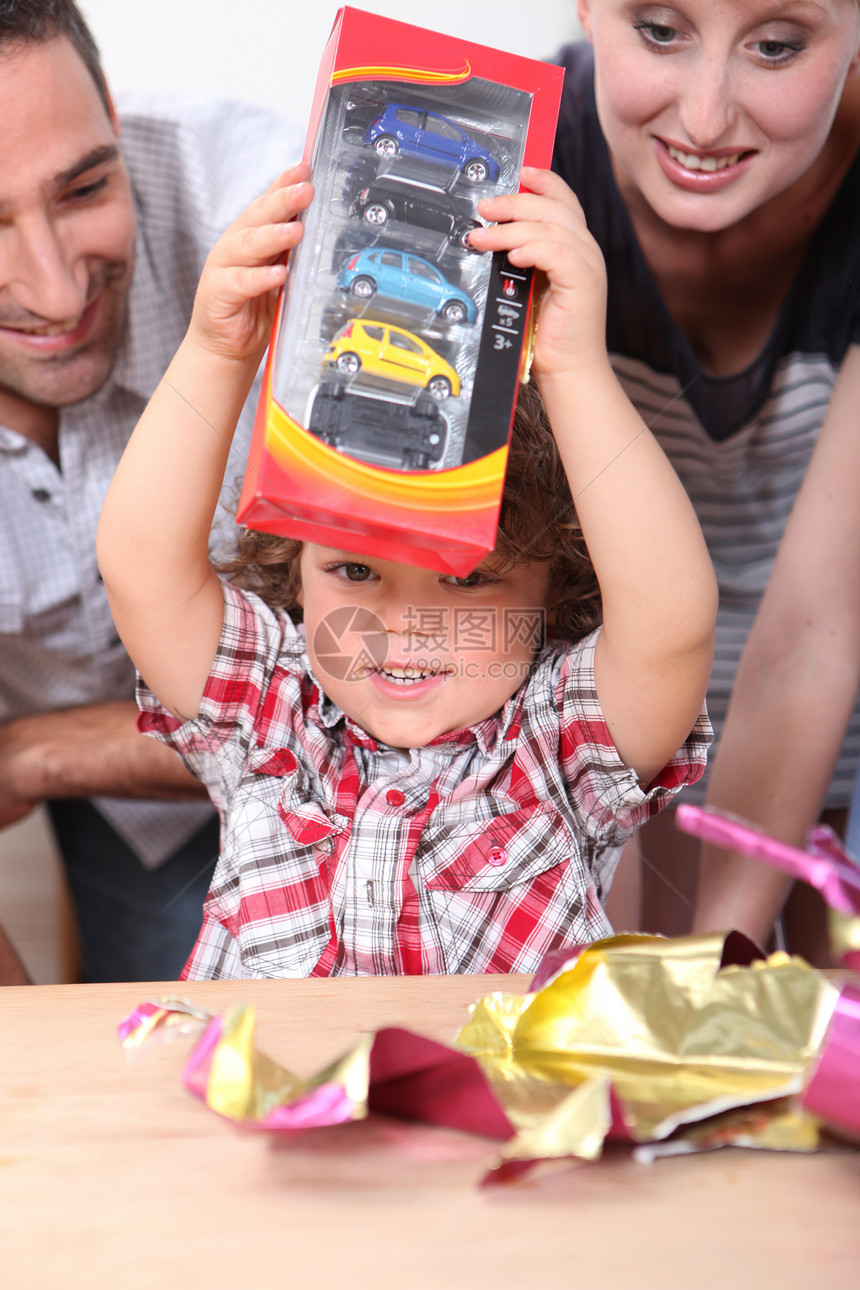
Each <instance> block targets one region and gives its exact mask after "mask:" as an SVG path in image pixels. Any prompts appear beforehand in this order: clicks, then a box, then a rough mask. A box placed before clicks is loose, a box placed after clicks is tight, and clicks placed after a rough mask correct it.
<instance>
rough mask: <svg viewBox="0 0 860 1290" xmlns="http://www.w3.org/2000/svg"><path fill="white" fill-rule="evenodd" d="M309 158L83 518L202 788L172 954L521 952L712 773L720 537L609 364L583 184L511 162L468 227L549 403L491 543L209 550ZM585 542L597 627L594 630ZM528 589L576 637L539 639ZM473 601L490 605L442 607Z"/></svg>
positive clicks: (439, 959)
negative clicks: (510, 189) (458, 552)
mask: <svg viewBox="0 0 860 1290" xmlns="http://www.w3.org/2000/svg"><path fill="white" fill-rule="evenodd" d="M307 178H308V171H307V168H306V166H304V165H300V166H297V167H295V168H294V169H293V170H292V171H288V172H287V174H286V175H285V176H283V177H282V179H281V180H279V181H278V182H276V183H275V184H274V185H273V186H272V187H271V188H270V189H269V190H268V192H267V193H266V194H264V196H263V197H261V198H260V199H259V200H258V201H257V202H255V203H253V204H252V205H251V206H250V207H249V208H248V210H247V211H246V212H245V214H244V215H243V216H242V217H241V218H240V219H239V220H238V221H237V222H236V224H234V225H233V226H232V228H231V229H229V230H228V231H227V233H225V234H224V236H223V237H222V238H221V240H220V241H219V242H218V244H217V245H216V247H215V248H214V250H213V252H212V254H211V255H210V257H209V260H208V261H207V264H206V267H205V269H204V272H203V277H202V279H201V283H200V287H199V290H198V295H197V301H196V304H195V309H194V314H193V317H192V321H191V325H190V327H189V331H188V334H187V336H186V338H185V340H184V341H183V343H182V345H181V347H180V349H179V352H178V353H177V355H176V357H175V359H174V361H173V363H172V364H171V366H170V368H169V369H168V372H167V374H166V376H165V378H164V380H163V381H162V383H161V385H160V386H159V388H158V390H157V391H156V393H155V395H154V396H153V399H152V401H151V402H150V404H149V407H148V408H147V410H146V412H145V413H144V415H143V417H142V418H141V421H140V423H139V424H138V427H137V429H136V430H135V432H134V435H133V436H132V439H131V441H130V443H129V446H128V448H127V450H126V453H125V456H124V457H123V460H122V462H121V464H120V467H119V470H118V471H117V474H116V477H115V479H114V482H113V485H112V487H111V490H110V493H109V496H108V500H107V502H106V505H105V509H104V512H103V515H102V521H101V526H100V532H99V555H100V562H101V567H102V572H103V576H104V579H105V583H106V585H107V588H108V592H109V595H110V598H111V605H112V608H113V611H114V617H115V620H116V623H117V627H118V629H119V631H120V634H121V635H122V637H123V640H124V642H125V644H126V646H127V648H128V650H129V652H130V654H131V656H132V658H134V660H135V662H136V663H137V665H138V668H139V670H140V673H141V676H142V678H144V679H145V683H142V685H141V692H140V701H141V706H142V708H143V710H144V715H143V716H142V718H141V728H142V729H144V730H147V731H150V732H152V733H155V734H157V735H158V736H159V737H161V738H163V739H165V741H166V742H169V743H171V744H173V746H175V747H176V748H177V749H179V751H180V752H181V753H182V755H183V757H184V758H185V760H186V761H187V764H188V765H189V766H190V767H192V768H193V769H194V771H195V772H196V773H197V774H199V775H200V777H201V778H202V779H203V780H204V782H205V783H206V785H207V787H208V788H209V790H210V793H211V795H212V797H213V800H214V801H215V803H216V805H217V806H218V808H219V810H220V812H221V815H222V822H223V842H222V854H221V859H220V861H219V865H218V870H217V872H216V875H215V878H214V880H213V885H212V888H211V889H210V893H209V897H208V898H207V904H206V910H205V919H204V925H203V929H202V931H201V934H200V938H199V939H198V942H197V945H196V947H195V949H194V952H193V953H192V956H191V959H190V960H189V963H188V965H187V967H186V969H185V975H186V976H193V977H215V976H217V977H225V976H229V977H242V976H297V975H328V974H333V973H395V972H410V973H420V972H507V971H530V970H532V969H534V968H535V967H536V966H537V964H538V962H539V961H540V959H541V957H542V956H543V954H544V953H545V952H546V951H547V950H549V949H554V948H558V947H560V946H563V945H571V944H575V943H577V942H581V941H585V940H590V939H593V938H594V937H595V936H599V935H602V934H605V933H607V932H608V931H609V930H610V929H609V926H608V923H607V921H606V918H605V916H604V914H603V911H602V909H601V907H600V900H601V898H602V896H603V895H604V894H605V891H606V889H607V888H608V885H609V882H610V881H611V876H612V871H613V868H614V865H615V863H616V861H617V856H618V853H619V850H620V846H621V844H622V843H623V841H624V839H625V838H626V837H627V836H629V834H630V833H631V832H633V831H634V830H635V829H636V828H637V827H638V825H639V824H640V823H642V821H643V820H645V819H646V818H648V816H649V815H650V814H652V813H654V812H655V811H656V810H659V809H660V807H661V806H662V805H663V804H664V803H665V801H666V800H667V798H668V797H669V796H670V795H671V794H672V792H673V791H675V790H677V788H679V787H680V786H681V785H682V784H684V783H687V782H692V781H693V780H695V779H697V778H698V777H699V775H700V774H701V772H702V768H703V765H704V757H705V747H706V745H707V742H708V739H709V728H708V726H707V721H706V719H705V718H703V717H702V716H700V712H701V706H702V700H703V696H704V693H705V687H706V685H707V680H708V674H709V669H710V662H711V651H712V643H713V629H714V617H715V611H716V595H715V589H714V578H713V573H712V570H711V565H710V561H709V559H708V556H707V552H706V550H705V547H704V543H703V540H702V537H701V533H700V531H699V528H698V524H697V522H696V520H695V517H694V515H693V512H692V510H691V508H690V505H689V502H688V501H687V498H686V494H685V493H684V490H683V488H682V487H681V485H680V483H679V481H678V479H677V477H676V476H675V474H674V472H673V471H672V469H671V467H670V466H669V465H668V463H667V461H666V459H665V457H664V456H663V454H662V452H661V451H660V449H659V448H658V447H657V445H656V444H655V442H654V440H653V439H652V437H651V435H650V434H649V432H648V430H647V429H646V427H645V426H644V425H643V423H642V422H641V420H640V419H639V418H638V416H637V415H636V413H635V412H634V411H633V409H632V407H631V405H630V404H629V402H628V401H627V399H626V398H625V396H624V395H623V393H622V392H621V389H620V387H619V385H618V383H617V381H616V379H615V377H614V375H613V374H612V371H611V368H610V366H609V361H608V358H607V354H606V347H605V342H604V310H605V274H604V269H603V262H602V258H601V256H600V253H599V251H598V250H597V248H596V245H595V243H594V241H593V240H592V238H591V236H590V235H589V233H588V231H587V229H586V228H585V224H584V221H583V218H582V214H581V211H580V208H579V205H578V203H577V201H576V199H575V198H574V197H573V195H572V193H571V192H570V190H569V189H568V188H567V186H566V185H565V184H564V183H563V181H562V180H560V179H559V178H558V177H557V176H554V175H552V174H550V173H549V172H545V171H536V170H524V171H523V174H522V180H523V184H524V186H525V188H526V190H527V191H524V192H521V193H518V194H510V195H508V196H502V197H496V198H493V199H489V200H486V201H483V202H482V203H481V205H480V211H481V214H482V215H483V216H484V217H485V218H487V219H490V220H496V221H498V223H497V224H495V225H494V226H491V227H487V228H482V229H480V230H476V231H475V232H474V233H473V234H471V238H472V242H473V245H474V248H475V249H476V250H479V251H495V250H504V251H506V252H507V253H508V255H509V257H510V259H511V261H512V262H513V263H514V264H516V265H518V266H522V267H525V266H532V267H534V268H535V269H537V270H539V271H541V272H542V273H543V274H544V275H545V277H546V289H545V292H544V296H543V300H542V303H541V309H540V325H539V330H538V333H537V340H536V347H535V355H534V373H535V377H536V379H537V381H538V385H539V389H540V395H541V399H542V402H541V400H539V399H538V398H537V396H536V395H535V394H534V393H533V392H530V391H524V393H523V396H522V399H521V407H520V409H519V411H518V414H517V418H516V426H515V433H514V449H513V451H512V460H517V458H519V461H520V463H521V464H520V465H519V466H517V467H515V468H514V475H513V477H512V478H509V481H508V486H507V489H506V504H505V508H504V510H503V516H502V526H501V540H500V542H499V544H498V545H497V547H496V550H495V551H494V552H493V553H492V555H491V556H490V557H489V558H488V559H487V560H485V561H484V562H483V563H482V564H481V565H480V566H479V567H478V569H477V570H476V571H475V572H474V573H473V574H471V575H469V577H467V578H454V577H452V576H449V575H443V574H439V573H436V572H432V571H430V570H426V569H419V568H414V567H412V566H409V565H401V564H396V563H394V562H391V561H385V560H377V559H375V558H368V557H364V556H362V555H361V554H358V553H352V552H341V551H335V550H332V549H330V548H324V547H320V546H317V545H315V544H312V543H306V544H298V543H290V542H284V541H282V540H278V539H274V540H273V539H268V538H264V537H262V535H248V536H247V540H246V547H248V546H249V547H250V552H249V553H248V554H246V556H245V557H243V558H242V559H240V561H239V563H238V565H237V566H234V569H233V572H234V573H237V572H238V573H239V575H240V576H239V581H240V582H243V583H244V584H245V586H246V587H250V588H252V590H251V591H250V592H249V591H247V590H240V589H238V588H237V587H236V586H232V585H230V584H228V583H226V582H224V581H222V580H221V579H219V577H218V576H217V574H216V572H215V570H214V569H213V568H212V566H211V564H210V562H209V558H208V554H207V537H208V533H209V526H210V522H211V517H212V513H213V510H214V508H215V506H216V504H217V499H218V493H219V488H220V484H221V479H222V476H223V473H224V469H225V465H226V460H227V455H228V452H229V443H230V438H231V435H232V430H233V427H234V425H235V422H236V419H237V417H238V413H239V410H240V409H241V406H242V403H243V401H244V398H245V396H246V394H247V391H248V389H249V387H250V384H251V381H252V380H253V376H254V373H255V371H256V369H257V366H258V364H259V361H260V358H261V356H262V353H263V351H264V349H265V345H266V341H267V339H268V336H269V331H270V328H271V323H272V316H273V308H274V298H275V294H276V291H277V288H278V287H279V286H280V285H281V283H282V282H283V280H284V275H285V267H284V262H283V258H284V254H285V253H286V252H288V251H289V249H290V248H291V247H292V246H294V245H295V244H296V243H297V242H298V240H299V238H300V237H301V235H302V226H301V224H300V223H299V222H298V221H297V220H296V219H295V217H296V216H297V215H298V214H299V213H300V212H301V211H302V210H304V209H305V207H306V206H307V205H308V203H309V201H310V200H311V196H312V190H311V186H310V184H309V183H308V182H307ZM544 410H545V411H544ZM547 422H548V424H549V425H551V427H552V432H551V434H550V432H549V430H548V428H547ZM553 436H554V440H555V445H557V452H556V450H555V446H554V445H553V443H552V438H553ZM523 463H524V464H523ZM562 467H563V468H562ZM564 476H566V482H567V483H569V492H568V491H566V490H565V488H563V487H562V485H563V484H564V483H565V480H564ZM527 478H528V479H530V480H531V481H532V485H533V486H532V488H531V490H530V492H527V491H526V490H525V489H524V486H523V481H524V480H525V479H527ZM571 494H572V497H573V498H574V499H575V500H576V507H577V515H576V516H574V513H573V506H572V501H571ZM536 497H537V498H544V499H545V502H544V505H543V506H542V507H541V506H540V505H539V503H538V502H535V501H534V500H533V499H534V498H536ZM530 498H531V499H532V500H529V499H530ZM577 518H578V521H579V524H580V525H581V529H582V535H583V537H584V539H585V542H586V543H587V552H586V550H585V548H584V546H583V545H582V543H581V541H580V540H579V537H578V534H577V532H576V521H577ZM592 565H593V571H594V573H595V574H596V578H597V582H598V583H599V589H600V596H601V598H602V616H603V625H602V627H601V628H600V629H599V630H594V631H591V633H590V634H584V633H585V632H587V631H588V629H589V627H592V626H594V624H595V622H596V620H597V611H596V604H597V597H596V587H595V585H594V583H593V579H592V572H591V567H592ZM574 566H576V568H577V572H576V574H575V576H574V580H573V583H571V570H572V569H573V568H574ZM571 585H573V586H574V588H575V590H576V593H577V595H576V601H575V603H574V604H573V605H571ZM255 591H260V592H261V593H262V598H261V597H260V596H258V595H256V594H254V592H255ZM299 609H300V610H301V614H302V616H303V619H304V624H303V628H304V630H302V629H301V628H298V627H296V625H295V624H294V622H293V618H292V617H291V614H290V612H289V611H291V610H292V611H293V612H294V613H295V611H297V610H299ZM544 614H547V615H548V617H549V620H550V621H552V620H553V618H555V620H556V622H557V625H558V626H559V627H560V628H561V629H562V631H563V632H565V633H566V635H567V639H562V640H560V641H555V642H550V643H549V644H548V645H546V646H545V647H541V645H542V642H541V641H540V639H539V633H538V634H536V633H535V630H534V628H535V623H536V622H537V621H538V620H539V619H540V618H541V617H542V615H544ZM458 615H459V620H458ZM476 616H477V618H478V619H479V620H481V621H483V622H484V623H485V624H487V623H489V624H492V625H493V627H494V631H493V632H490V633H489V634H485V636H484V638H482V639H481V640H476V639H475V638H474V635H473V636H472V638H471V641H469V640H468V639H466V638H464V637H463V634H462V633H460V634H459V635H458V632H457V630H456V625H457V622H458V621H466V619H471V621H472V623H473V624H474V622H475V620H476ZM514 624H518V626H517V627H516V628H514ZM577 636H579V637H580V639H578V640H576V641H575V642H574V640H572V639H571V637H577ZM156 695H157V696H158V698H157V699H156V698H155V697H154V696H156ZM691 732H692V733H691ZM685 741H686V742H685ZM679 749H680V751H679Z"/></svg>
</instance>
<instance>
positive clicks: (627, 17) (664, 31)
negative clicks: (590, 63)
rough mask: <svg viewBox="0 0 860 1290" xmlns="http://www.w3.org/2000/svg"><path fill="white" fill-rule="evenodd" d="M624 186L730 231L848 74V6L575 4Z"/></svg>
mask: <svg viewBox="0 0 860 1290" xmlns="http://www.w3.org/2000/svg"><path fill="white" fill-rule="evenodd" d="M578 4H579V17H580V21H581V23H582V25H583V28H584V29H585V31H586V33H587V35H588V36H589V39H590V40H591V41H592V43H593V45H594V51H595V66H596V93H597V107H598V112H599V115H600V122H601V125H602V127H603V131H604V134H605V136H606V140H607V143H608V145H609V149H610V152H611V153H612V157H613V162H614V167H615V172H616V175H617V177H618V181H619V183H620V185H621V189H622V192H623V193H624V195H625V197H626V198H627V199H628V201H629V202H631V203H636V202H637V201H641V200H642V199H643V198H644V200H645V202H646V203H647V204H648V206H650V207H651V208H652V210H653V211H654V212H656V214H657V215H658V216H659V217H660V218H661V219H662V220H664V221H665V222H666V223H668V224H671V225H673V226H674V227H676V228H686V229H694V230H698V231H701V232H713V231H716V230H719V229H724V228H728V227H730V226H731V225H733V224H735V223H737V222H738V221H739V220H741V219H743V217H744V216H745V215H748V214H749V213H750V212H751V211H753V210H755V209H756V208H757V207H759V206H761V205H762V204H763V203H765V202H767V201H768V200H769V199H770V198H772V197H775V196H777V195H778V194H779V193H782V192H785V190H786V189H787V188H790V187H791V185H792V184H793V183H794V182H795V181H796V180H798V179H799V178H800V177H801V176H802V175H803V174H805V173H806V171H807V170H809V168H810V166H811V165H812V163H813V161H814V160H815V158H816V157H817V156H818V154H819V153H820V151H821V149H822V147H823V145H824V143H825V140H826V139H827V136H828V133H829V131H830V127H831V125H832V123H833V118H834V115H835V113H836V109H837V106H838V104H839V100H840V97H841V94H842V90H843V87H844V85H845V81H846V79H847V78H848V77H849V76H852V75H854V74H855V73H856V71H857V66H858V42H860V12H858V10H860V6H858V4H857V3H856V0H675V3H674V4H647V3H642V2H641V0H638V2H637V0H578Z"/></svg>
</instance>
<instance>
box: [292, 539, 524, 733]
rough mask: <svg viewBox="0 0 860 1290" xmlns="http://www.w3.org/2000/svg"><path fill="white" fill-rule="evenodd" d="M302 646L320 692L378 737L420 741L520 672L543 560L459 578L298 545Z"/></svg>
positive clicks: (493, 698) (486, 704)
mask: <svg viewBox="0 0 860 1290" xmlns="http://www.w3.org/2000/svg"><path fill="white" fill-rule="evenodd" d="M300 569H301V579H302V592H301V597H300V604H301V605H302V608H303V609H304V619H305V628H306V631H307V641H308V654H309V656H310V660H311V665H312V667H313V669H314V674H315V676H316V677H317V679H318V680H319V682H320V684H321V685H322V686H323V688H324V690H325V692H326V694H327V695H328V696H329V698H331V699H332V700H333V701H334V702H335V703H336V704H337V705H338V707H340V708H342V709H343V711H344V712H345V713H346V714H347V716H349V717H351V718H352V720H353V721H355V722H357V724H358V725H360V726H361V727H362V728H363V729H364V730H366V731H368V733H369V734H371V735H373V737H374V738H375V739H378V740H379V741H380V742H382V743H386V744H389V745H391V746H393V747H396V748H418V747H421V746H423V745H424V744H427V743H430V742H431V740H433V739H435V738H436V737H437V736H438V735H441V734H445V733H447V732H448V731H451V730H458V729H461V728H462V727H466V726H471V725H475V724H476V723H477V722H479V721H483V720H485V719H486V718H487V717H490V716H492V714H493V713H494V712H496V711H498V709H499V708H500V707H501V706H502V704H503V703H504V702H505V701H506V700H507V699H509V698H510V696H511V695H512V694H513V693H514V692H515V691H516V690H517V689H518V688H519V686H520V685H521V684H522V682H523V681H524V680H525V679H526V677H527V676H528V672H529V668H530V666H531V662H532V659H533V657H534V654H535V650H536V648H537V647H538V645H539V644H540V641H541V638H542V628H543V617H544V606H545V605H546V599H547V591H548V583H549V569H548V566H547V565H546V564H541V563H537V562H529V561H522V562H521V563H520V564H518V565H516V566H515V567H514V568H513V569H511V570H510V571H508V572H506V573H503V574H499V573H496V572H494V571H493V569H492V561H490V562H489V564H488V563H487V562H485V563H484V564H482V565H479V567H478V569H477V570H476V571H475V573H473V574H471V575H470V576H469V577H468V578H455V577H454V576H453V575H451V574H442V573H436V572H434V571H432V570H430V569H418V568H414V567H413V566H412V565H405V564H395V563H394V562H393V561H390V560H377V559H374V558H372V557H369V556H363V555H352V554H349V553H344V552H343V551H337V550H334V549H333V548H331V547H321V546H315V545H314V544H312V543H306V544H305V545H304V547H303V548H302V554H301V559H300Z"/></svg>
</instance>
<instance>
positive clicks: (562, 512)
mask: <svg viewBox="0 0 860 1290" xmlns="http://www.w3.org/2000/svg"><path fill="white" fill-rule="evenodd" d="M301 550H302V544H301V542H299V541H296V540H295V539H294V538H284V537H278V536H276V535H275V534H273V533H261V532H259V531H258V530H256V529H243V530H242V534H241V538H240V545H239V551H238V554H237V555H236V556H235V558H233V559H231V560H224V561H222V562H220V563H219V564H218V565H217V566H216V567H217V569H218V572H219V573H223V574H225V575H226V576H227V577H229V578H230V579H231V580H232V581H233V582H234V583H235V584H236V585H237V586H239V587H242V588H243V589H244V590H246V591H253V592H256V594H257V595H258V596H260V597H261V598H262V599H263V600H264V601H265V602H266V604H267V605H270V606H271V607H272V608H273V609H285V610H287V611H288V612H289V613H290V615H291V616H292V617H293V618H294V619H295V620H296V621H300V620H301V609H300V607H299V605H298V594H299V591H300V589H301V582H300V576H299V556H300V554H301ZM489 559H490V560H491V561H492V565H493V567H494V568H496V569H498V570H499V571H500V572H501V571H504V570H507V569H510V568H512V567H513V566H514V565H515V564H518V563H519V562H520V561H521V560H535V561H538V562H539V563H541V564H549V566H550V578H549V598H548V604H547V611H548V616H549V621H550V623H551V625H552V626H553V627H554V629H555V630H556V631H557V632H559V633H560V634H561V635H563V636H565V637H567V638H568V639H570V640H579V639H580V637H582V636H585V635H586V634H587V633H588V632H590V631H591V630H592V629H593V628H595V627H596V626H597V625H598V624H599V623H600V621H601V603H600V588H599V586H598V583H597V575H596V574H595V572H594V568H593V566H592V563H591V558H590V557H589V554H588V549H587V547H586V545H585V539H584V538H583V536H582V530H581V529H580V527H579V523H578V521H577V518H576V512H575V510H574V506H573V500H572V498H571V495H570V487H569V485H568V482H567V476H566V475H565V473H564V466H563V465H562V462H561V458H560V457H559V454H558V449H557V447H556V444H555V439H554V438H553V434H552V430H551V429H550V426H549V422H548V421H547V417H546V413H545V411H544V407H543V402H542V401H541V397H540V394H539V393H538V391H537V389H536V387H535V386H534V385H533V384H530V385H522V386H520V392H519V397H518V399H517V407H516V412H515V414H514V425H513V431H512V434H511V443H510V448H509V451H508V467H507V474H506V476H505V488H504V493H503V495H502V508H501V513H500V516H499V531H498V535H497V538H496V546H495V549H494V552H493V554H492V556H491V557H489Z"/></svg>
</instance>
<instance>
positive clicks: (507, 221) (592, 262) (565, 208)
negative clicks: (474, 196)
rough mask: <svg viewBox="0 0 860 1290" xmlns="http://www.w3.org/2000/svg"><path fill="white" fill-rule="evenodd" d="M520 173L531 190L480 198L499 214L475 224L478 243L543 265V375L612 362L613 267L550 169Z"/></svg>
mask: <svg viewBox="0 0 860 1290" xmlns="http://www.w3.org/2000/svg"><path fill="white" fill-rule="evenodd" d="M520 178H521V181H522V184H523V186H524V188H525V189H526V190H527V191H525V192H519V193H508V194H506V195H503V196H501V197H490V198H486V199H484V200H483V201H481V202H479V204H478V210H479V212H480V213H481V215H483V216H484V218H485V219H490V220H496V221H498V222H497V223H496V224H494V225H493V226H492V227H490V228H482V229H477V230H475V231H474V232H473V233H472V234H471V235H470V241H471V242H472V245H473V246H474V247H475V249H476V250H480V251H505V252H506V253H507V256H508V259H509V260H510V261H511V264H513V265H515V266H516V267H517V268H533V269H537V270H538V274H539V276H538V279H537V282H536V291H537V292H538V293H539V299H540V306H539V308H540V312H539V314H538V330H537V336H536V341H535V352H534V360H533V366H534V372H535V375H536V376H537V378H538V380H540V378H541V377H542V376H543V377H548V376H556V375H562V374H564V373H574V372H578V371H580V372H581V371H582V370H583V369H584V368H588V367H591V366H594V365H599V366H604V367H605V366H607V365H608V358H607V354H606V269H605V267H604V263H603V256H602V254H601V252H600V248H599V247H598V245H597V243H596V242H595V240H594V238H593V237H592V236H591V234H590V233H589V231H588V228H587V227H586V223H585V216H584V215H583V213H582V207H581V206H580V204H579V202H578V201H577V199H576V197H575V196H574V195H573V193H572V192H571V190H570V188H569V187H568V186H567V184H566V183H565V182H564V180H563V179H561V178H559V176H558V175H556V174H553V172H552V171H550V170H537V169H534V168H532V167H528V166H526V167H524V168H523V169H522V171H521V172H520Z"/></svg>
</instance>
